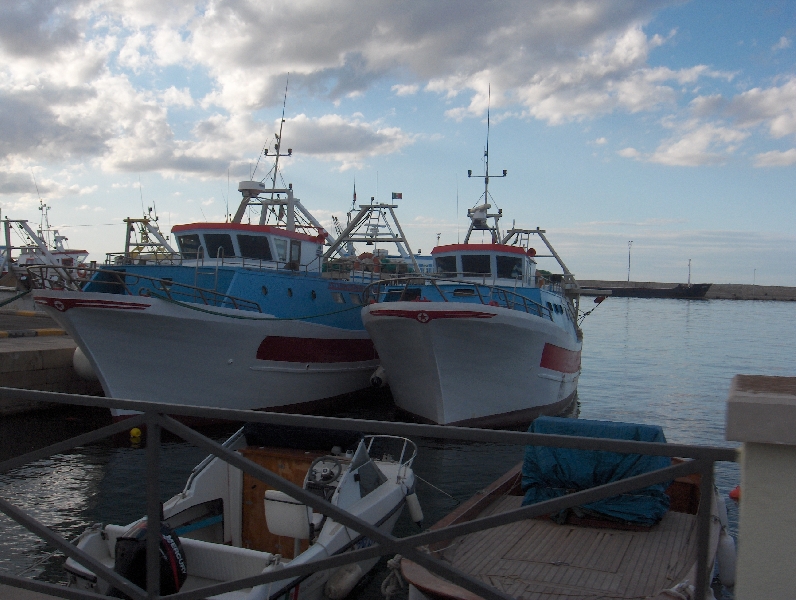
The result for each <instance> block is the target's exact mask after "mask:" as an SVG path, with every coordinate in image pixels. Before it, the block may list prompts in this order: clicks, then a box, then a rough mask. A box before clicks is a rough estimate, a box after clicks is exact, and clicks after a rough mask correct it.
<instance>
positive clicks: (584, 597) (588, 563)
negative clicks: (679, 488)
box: [446, 496, 696, 600]
mask: <svg viewBox="0 0 796 600" xmlns="http://www.w3.org/2000/svg"><path fill="white" fill-rule="evenodd" d="M521 500H522V498H521V497H519V496H506V497H504V498H502V499H500V500H499V501H498V502H496V503H495V504H493V505H492V506H490V507H489V509H487V511H485V512H484V513H482V516H487V515H488V514H495V513H498V512H505V511H507V510H512V509H515V508H518V507H519V506H520V503H521ZM695 541H696V540H695V518H694V516H693V515H687V514H683V513H667V515H666V517H664V519H663V521H661V523H660V524H659V525H656V526H655V527H653V528H652V529H651V530H650V531H648V532H638V531H624V530H615V529H596V528H588V527H576V526H570V525H557V524H555V523H553V522H551V521H546V520H539V519H528V520H524V521H520V522H518V523H513V524H511V525H504V526H502V527H497V528H494V529H492V530H486V531H483V532H478V533H475V534H471V535H468V536H464V537H462V538H458V539H457V540H456V543H455V545H452V548H451V551H449V552H446V559H448V560H449V561H450V562H451V563H452V564H453V565H454V566H455V567H457V568H459V569H461V570H463V571H465V572H468V573H471V574H472V575H474V576H476V577H478V578H480V579H482V580H483V581H485V582H488V583H490V584H491V585H494V586H495V587H496V588H497V589H500V590H502V591H504V592H506V593H507V594H509V595H511V596H513V597H516V598H524V599H528V600H573V599H577V600H590V599H598V598H643V597H644V596H647V595H651V594H653V593H655V592H657V591H659V590H661V589H665V588H667V587H671V586H673V585H675V584H676V583H678V582H679V581H680V580H681V579H682V577H683V576H684V575H685V573H686V571H687V570H688V568H689V567H690V565H691V563H692V562H693V556H694V553H695V551H696V544H695ZM684 555H685V556H684Z"/></svg>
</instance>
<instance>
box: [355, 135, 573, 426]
mask: <svg viewBox="0 0 796 600" xmlns="http://www.w3.org/2000/svg"><path fill="white" fill-rule="evenodd" d="M484 156H485V170H484V193H483V194H482V196H481V198H480V200H479V203H478V205H477V206H475V207H474V208H471V209H469V210H468V212H467V215H468V217H469V219H470V226H469V229H468V231H467V234H466V236H465V238H464V243H462V244H449V245H442V246H436V247H435V248H434V249H433V250H432V251H431V256H432V258H433V260H434V273H432V274H424V277H423V278H419V277H418V276H417V275H411V274H410V275H406V276H403V277H395V278H392V279H390V280H379V281H377V282H374V283H373V284H371V285H369V287H368V289H367V291H366V294H365V297H366V299H367V301H368V305H367V306H365V307H364V308H363V309H362V321H363V322H364V324H365V327H366V329H367V330H368V333H369V334H370V337H371V339H372V340H373V343H374V345H375V347H376V350H377V351H378V353H379V357H380V359H381V366H382V367H383V370H384V376H385V377H386V379H387V381H389V386H390V389H391V391H392V395H393V398H394V400H395V403H396V405H397V406H398V407H399V408H400V409H402V410H404V411H406V412H408V413H410V414H411V415H413V416H415V417H416V418H419V419H420V420H422V421H425V422H430V423H435V424H440V425H465V426H479V427H502V428H505V427H510V428H516V427H524V426H527V424H528V423H529V422H530V421H531V420H532V419H534V418H535V417H537V416H539V415H540V414H557V413H560V412H562V411H564V410H565V409H567V408H568V407H569V406H570V405H572V404H573V402H574V400H575V397H576V393H577V386H578V377H579V375H580V357H581V347H582V339H583V334H582V331H581V330H580V328H579V326H578V318H577V315H578V310H579V295H578V290H579V289H578V284H577V281H576V280H575V277H574V275H573V274H572V273H571V272H570V271H569V269H568V268H567V266H566V265H565V264H564V262H563V261H562V260H561V257H560V256H559V255H558V253H557V252H556V251H555V250H554V249H553V246H552V245H551V244H550V242H549V241H548V239H547V237H546V236H545V233H546V232H545V231H544V230H542V229H539V228H537V229H518V228H516V227H512V228H511V229H510V230H509V231H507V232H505V233H503V232H501V229H500V224H499V220H500V219H501V217H502V216H503V211H502V209H499V210H497V211H491V212H490V209H491V208H492V204H491V202H492V199H491V195H490V192H489V182H490V178H495V177H505V176H506V175H507V172H506V171H505V170H504V171H503V174H502V175H497V176H491V175H490V174H489V136H488V134H487V146H486V151H485V153H484ZM468 174H469V175H472V171H470V172H469V173H468ZM478 232H481V233H482V235H483V236H484V237H485V238H486V240H485V241H486V243H479V242H478V241H476V235H477V233H478ZM474 234H475V235H474ZM534 239H538V240H540V241H541V243H542V244H544V246H545V247H546V248H547V249H548V250H549V254H545V255H540V254H537V252H536V250H535V249H534V248H533V247H532V246H531V242H532V240H534ZM541 258H546V259H552V260H554V261H555V263H556V264H557V267H560V269H561V271H562V272H561V273H551V272H549V271H542V270H541V269H537V261H538V260H539V259H541Z"/></svg>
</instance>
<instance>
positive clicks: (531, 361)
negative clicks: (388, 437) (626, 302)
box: [362, 302, 581, 427]
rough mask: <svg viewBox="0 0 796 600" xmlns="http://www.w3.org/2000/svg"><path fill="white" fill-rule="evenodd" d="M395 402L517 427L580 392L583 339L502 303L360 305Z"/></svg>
mask: <svg viewBox="0 0 796 600" xmlns="http://www.w3.org/2000/svg"><path fill="white" fill-rule="evenodd" d="M362 320H363V322H364V324H365V327H366V328H367V330H368V333H369V334H370V336H371V339H372V340H373V343H374V344H375V346H376V349H377V350H378V352H379V357H380V358H381V363H382V366H383V367H384V369H385V370H386V372H387V376H388V377H389V383H390V388H391V390H392V395H393V398H394V400H395V403H396V405H397V406H398V407H399V408H401V409H403V410H405V411H407V412H409V413H412V414H413V415H416V416H418V417H420V418H421V419H423V420H425V421H429V422H432V423H437V424H441V425H448V424H452V425H476V426H486V427H515V426H518V425H523V424H527V423H528V422H529V421H530V420H531V419H533V418H535V417H536V416H538V415H540V414H556V413H558V412H561V411H562V410H564V409H565V408H566V407H567V406H568V405H569V404H570V403H571V402H572V401H573V399H574V398H575V394H576V391H577V385H578V376H579V375H580V352H581V342H580V340H578V339H577V336H576V335H575V332H574V329H573V330H572V332H569V331H568V330H567V329H565V328H563V327H561V326H560V325H558V324H556V323H553V322H552V321H550V320H549V319H545V318H541V317H538V316H536V315H531V314H528V313H525V312H521V311H517V310H510V309H506V308H501V307H498V306H488V305H481V304H478V305H474V304H464V303H450V302H448V303H445V302H423V303H418V302H389V303H380V304H371V305H369V306H367V307H365V308H363V309H362Z"/></svg>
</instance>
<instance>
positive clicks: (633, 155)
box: [617, 147, 641, 158]
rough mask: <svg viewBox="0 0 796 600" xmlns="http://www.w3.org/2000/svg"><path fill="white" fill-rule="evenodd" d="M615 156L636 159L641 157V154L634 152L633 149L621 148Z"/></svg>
mask: <svg viewBox="0 0 796 600" xmlns="http://www.w3.org/2000/svg"><path fill="white" fill-rule="evenodd" d="M617 154H618V155H619V156H621V157H623V158H638V157H639V156H641V153H640V152H639V151H638V150H636V149H635V148H629V147H628V148H622V149H621V150H619V151H618V152H617Z"/></svg>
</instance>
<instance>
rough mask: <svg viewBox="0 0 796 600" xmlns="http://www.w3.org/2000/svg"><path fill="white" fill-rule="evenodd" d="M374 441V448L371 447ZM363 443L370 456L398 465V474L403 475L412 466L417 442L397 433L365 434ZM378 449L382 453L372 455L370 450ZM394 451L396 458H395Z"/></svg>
mask: <svg viewBox="0 0 796 600" xmlns="http://www.w3.org/2000/svg"><path fill="white" fill-rule="evenodd" d="M374 442H375V443H376V448H374V447H373V445H374ZM365 445H366V447H367V449H368V454H369V455H370V457H371V458H375V459H378V460H381V461H382V462H393V463H396V464H397V465H398V476H399V478H400V477H405V476H406V471H407V470H408V469H409V468H410V467H411V466H412V463H413V462H414V460H415V457H416V456H417V444H415V443H414V442H413V441H412V440H410V439H409V438H406V437H402V436H398V435H366V436H365ZM376 450H379V451H381V452H382V455H381V456H380V457H379V456H373V454H372V453H371V452H372V451H376ZM396 453H397V454H398V458H397V459H396V458H395V455H396Z"/></svg>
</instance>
